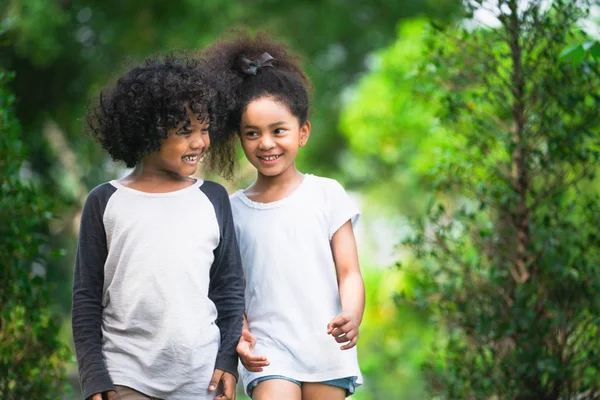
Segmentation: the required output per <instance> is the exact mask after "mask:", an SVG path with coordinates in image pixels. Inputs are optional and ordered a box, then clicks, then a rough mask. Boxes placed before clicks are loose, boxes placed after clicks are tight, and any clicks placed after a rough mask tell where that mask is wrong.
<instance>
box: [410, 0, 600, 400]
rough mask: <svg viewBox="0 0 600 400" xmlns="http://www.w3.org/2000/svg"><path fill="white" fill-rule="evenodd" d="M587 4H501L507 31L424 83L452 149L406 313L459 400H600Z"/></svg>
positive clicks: (415, 240)
mask: <svg viewBox="0 0 600 400" xmlns="http://www.w3.org/2000/svg"><path fill="white" fill-rule="evenodd" d="M478 3H479V4H478ZM483 3H484V4H483V7H492V5H491V3H489V4H487V3H486V2H483ZM576 3H577V4H576ZM584 3H585V2H583V1H582V2H572V1H553V2H551V7H550V9H548V10H546V9H545V6H546V5H547V4H548V2H544V1H536V0H532V1H529V2H526V3H523V2H519V1H516V0H499V1H498V4H497V8H494V12H496V13H497V15H498V16H499V17H498V19H499V27H497V28H483V27H479V28H477V29H474V30H473V29H470V30H469V29H466V28H465V26H464V25H462V26H461V27H459V28H446V27H437V28H436V30H437V32H436V33H434V34H433V35H432V37H431V41H430V47H429V49H428V54H429V60H428V62H427V64H426V65H425V68H424V69H423V72H424V73H425V74H427V76H429V77H430V79H431V80H430V81H431V82H434V83H435V84H434V88H433V89H434V91H432V92H429V91H428V93H433V94H434V95H439V99H440V101H441V102H442V104H444V107H443V113H442V114H441V115H440V117H441V121H442V124H443V125H444V126H445V127H446V128H447V130H448V134H449V135H452V140H450V141H449V142H450V143H451V145H450V144H449V145H447V146H446V148H444V149H441V150H440V151H439V152H438V153H437V154H439V155H440V156H439V158H438V159H437V161H436V166H435V168H434V169H433V170H432V171H431V172H432V173H431V176H432V179H433V180H434V181H435V183H436V185H437V186H436V187H437V190H438V193H437V196H436V200H435V201H434V202H432V205H431V207H430V208H429V211H430V212H429V213H428V215H427V216H426V218H423V219H422V220H421V221H418V222H417V223H416V225H415V229H416V234H415V235H414V237H412V238H411V239H410V240H408V241H407V244H408V245H410V247H411V248H412V249H413V250H414V252H415V254H416V256H417V257H418V259H419V262H420V264H421V265H422V266H423V268H424V279H423V281H424V283H425V284H424V285H423V288H422V291H421V292H420V293H421V295H419V296H417V298H416V299H414V298H413V299H405V300H410V301H415V300H416V301H418V302H419V304H428V306H429V307H430V309H431V311H432V315H433V316H434V320H435V323H436V324H438V326H440V327H442V328H443V330H441V333H442V334H441V335H440V340H439V343H438V346H437V348H436V349H435V350H434V352H435V357H433V358H432V359H435V360H438V361H437V362H433V363H430V364H429V365H428V366H427V371H428V374H429V377H430V387H431V390H432V392H433V393H434V394H435V395H437V396H440V395H441V396H443V398H445V399H477V400H480V399H517V400H546V399H547V400H557V399H575V398H577V399H599V398H600V387H599V386H600V350H599V349H600V332H599V331H598V326H599V323H600V201H599V200H600V197H599V196H598V191H597V181H596V180H595V173H596V172H597V170H598V165H599V164H598V161H599V159H600V113H598V110H599V109H600V71H599V70H598V64H597V63H593V62H591V60H584V61H582V62H581V63H580V64H577V65H573V64H572V63H561V62H559V59H560V54H561V51H562V49H564V48H565V47H566V46H567V45H568V44H569V43H570V42H571V41H576V42H577V41H581V40H582V39H584V38H582V37H581V36H583V35H581V34H574V32H577V29H576V23H577V21H578V20H579V19H580V18H581V17H584V16H585V14H586V11H587V10H586V9H585V8H584V7H583V5H584ZM468 4H470V5H469V6H468V7H470V8H471V10H470V11H471V12H474V11H475V9H476V8H478V7H481V6H482V5H481V4H482V2H481V1H473V2H469V3H468ZM431 72H433V74H431V75H429V73H431ZM424 89H429V88H427V87H425V88H424Z"/></svg>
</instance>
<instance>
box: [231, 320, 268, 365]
mask: <svg viewBox="0 0 600 400" xmlns="http://www.w3.org/2000/svg"><path fill="white" fill-rule="evenodd" d="M255 345H256V337H255V336H254V335H253V334H251V333H250V328H249V326H248V319H247V318H246V314H244V323H243V328H242V337H240V341H239V342H238V345H237V347H236V350H237V352H238V355H239V357H240V360H241V361H242V364H243V365H244V367H246V369H247V370H248V371H250V372H261V371H262V370H263V367H266V366H268V365H269V364H270V363H269V361H268V360H267V357H265V356H255V355H254V353H253V351H254V346H255Z"/></svg>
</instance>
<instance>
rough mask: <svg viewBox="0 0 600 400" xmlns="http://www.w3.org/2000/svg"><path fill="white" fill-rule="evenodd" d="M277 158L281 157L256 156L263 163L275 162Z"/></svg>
mask: <svg viewBox="0 0 600 400" xmlns="http://www.w3.org/2000/svg"><path fill="white" fill-rule="evenodd" d="M279 157H281V154H279V155H276V156H258V158H260V159H261V160H265V161H275V160H277V159H278V158H279Z"/></svg>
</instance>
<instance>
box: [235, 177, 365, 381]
mask: <svg viewBox="0 0 600 400" xmlns="http://www.w3.org/2000/svg"><path fill="white" fill-rule="evenodd" d="M231 207H232V211H233V216H234V223H235V229H236V234H237V237H238V241H239V246H240V251H241V254H242V264H243V267H244V272H245V276H246V315H247V317H248V323H249V327H250V332H252V334H254V335H255V336H256V338H257V342H256V347H255V350H254V354H256V355H264V356H266V357H267V359H268V360H269V361H270V365H269V366H268V367H265V368H264V369H263V371H262V372H256V373H255V372H249V371H248V370H246V369H245V368H244V367H243V366H241V367H240V368H241V375H242V380H243V382H244V387H246V386H247V385H248V384H249V383H251V382H252V381H253V380H254V379H256V378H259V377H261V376H267V375H283V376H286V377H288V378H292V379H295V380H298V381H300V382H322V381H327V380H332V379H338V378H346V377H350V378H355V380H356V383H357V384H360V383H361V382H362V376H361V373H360V369H359V367H358V361H357V355H356V347H354V348H352V349H349V350H340V346H341V345H340V344H338V343H337V342H336V341H335V340H334V339H333V337H332V336H330V335H328V334H327V324H328V323H329V322H330V321H331V320H332V319H333V318H334V317H335V316H336V315H338V314H339V313H340V312H341V311H342V307H341V302H340V296H339V290H338V285H337V277H336V271H335V264H334V261H333V254H332V251H331V246H330V242H331V238H332V237H333V235H334V234H335V232H336V231H337V230H338V229H339V228H341V227H342V225H344V224H345V223H346V222H347V221H349V220H350V221H352V224H353V225H354V224H355V223H356V222H357V220H358V218H359V215H360V213H359V211H358V209H357V208H356V206H355V205H354V204H353V202H352V201H351V200H350V198H349V197H348V195H347V194H346V192H345V191H344V189H343V188H342V186H341V185H340V184H339V183H338V182H337V181H335V180H333V179H327V178H321V177H317V176H314V175H308V174H307V175H305V176H304V179H303V181H302V183H301V184H300V185H299V186H298V188H296V190H295V191H294V192H293V193H292V194H291V195H289V196H288V197H286V198H284V199H282V200H279V201H275V202H272V203H257V202H254V201H252V200H250V199H249V198H248V197H246V196H245V195H244V193H243V192H242V191H238V192H236V193H235V194H233V195H232V196H231Z"/></svg>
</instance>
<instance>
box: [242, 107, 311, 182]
mask: <svg viewBox="0 0 600 400" xmlns="http://www.w3.org/2000/svg"><path fill="white" fill-rule="evenodd" d="M239 133H240V140H241V142H242V148H243V149H244V153H245V154H246V158H247V159H248V161H250V163H251V164H252V165H253V166H254V167H255V168H256V169H257V171H258V173H259V174H260V175H263V176H264V177H278V176H282V175H285V174H286V173H294V172H295V171H296V166H295V164H294V159H295V158H296V154H297V153H298V148H300V147H302V146H304V145H305V144H306V142H307V141H308V137H309V135H310V122H308V121H306V122H305V123H304V124H303V125H300V122H299V120H298V118H297V117H296V116H295V115H294V114H292V113H291V112H290V110H289V109H288V107H286V106H285V105H284V104H282V103H281V102H278V101H277V100H276V99H275V98H273V97H270V96H266V97H260V98H258V99H256V100H253V101H251V102H250V103H249V104H248V106H247V107H246V110H245V112H244V113H243V115H242V121H241V125H240V132H239Z"/></svg>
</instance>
